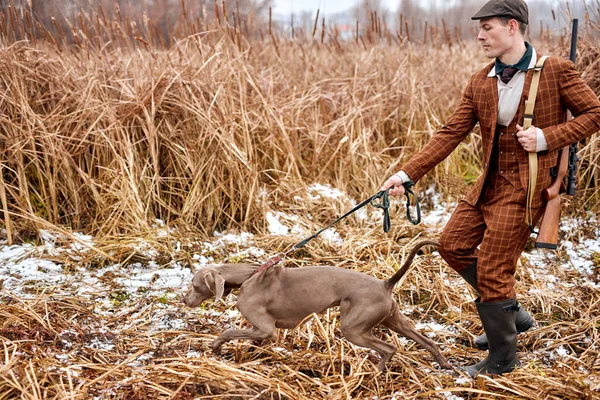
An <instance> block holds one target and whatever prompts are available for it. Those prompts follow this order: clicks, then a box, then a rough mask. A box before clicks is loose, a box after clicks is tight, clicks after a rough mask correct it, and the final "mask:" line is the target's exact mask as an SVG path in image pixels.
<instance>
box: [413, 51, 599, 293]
mask: <svg viewBox="0 0 600 400" xmlns="http://www.w3.org/2000/svg"><path fill="white" fill-rule="evenodd" d="M538 59H539V56H538ZM493 65H494V64H493V63H491V64H489V65H487V66H486V67H485V68H483V69H481V70H480V71H479V72H477V73H475V74H474V75H473V76H472V77H471V80H470V81H469V83H468V84H467V88H466V89H465V92H464V94H463V97H462V100H461V103H460V105H459V106H458V107H457V109H456V110H455V111H454V113H453V114H452V115H451V116H450V118H449V119H448V121H447V123H446V125H444V126H443V127H442V128H441V129H440V130H439V131H438V132H436V134H435V135H433V137H432V138H431V140H430V141H429V142H428V143H427V144H426V145H425V146H424V147H423V148H422V149H421V150H420V151H419V152H418V153H417V154H416V155H414V156H413V157H412V158H411V159H410V160H409V161H408V162H407V163H406V164H405V165H404V166H403V167H402V170H403V171H404V172H406V173H407V174H408V176H409V177H410V178H411V179H412V180H413V181H415V182H417V181H418V180H419V179H420V178H421V177H423V175H425V174H426V173H427V172H428V171H430V170H431V169H432V168H433V167H435V166H436V165H437V164H438V163H440V162H441V161H442V160H444V159H445V158H446V157H447V156H448V155H449V154H450V153H451V152H452V151H453V150H454V149H455V148H456V147H457V146H458V145H459V144H460V143H461V142H462V141H463V139H464V138H465V137H466V136H467V135H468V134H469V133H470V132H471V130H472V129H473V128H474V127H475V125H476V124H477V123H479V126H480V130H481V139H482V146H483V166H484V173H483V175H482V176H481V177H479V179H478V180H477V181H476V182H475V184H474V185H473V187H472V188H471V189H470V190H469V192H468V193H467V195H466V196H465V198H464V199H462V200H461V201H460V203H459V205H458V207H457V209H456V210H455V212H454V213H453V215H452V218H451V219H450V221H449V222H448V223H447V224H446V227H445V229H444V232H443V233H442V237H441V238H440V249H439V251H440V254H441V255H442V257H443V258H444V259H445V260H446V262H447V263H448V264H449V265H450V267H452V268H453V269H455V270H456V271H458V272H460V271H462V270H463V269H464V268H467V267H468V266H470V265H471V264H472V263H473V262H474V261H476V260H477V280H478V286H479V294H480V295H481V301H485V302H490V301H501V300H507V299H510V298H513V297H515V291H514V284H515V279H514V273H515V269H516V263H517V260H518V258H519V255H520V254H521V252H522V251H523V249H524V247H525V244H526V242H527V239H528V238H529V236H530V232H529V229H528V227H527V225H526V224H525V202H526V197H527V186H528V179H529V165H528V161H529V160H528V154H527V152H526V151H525V150H524V149H523V147H522V146H521V144H520V143H519V142H518V140H517V137H516V131H517V129H516V124H517V123H519V124H520V125H522V124H523V113H524V109H525V100H526V99H527V98H528V97H529V88H530V85H531V79H532V76H533V71H532V70H530V71H528V72H527V75H526V78H525V84H524V87H523V94H522V96H521V103H520V105H519V108H518V109H517V113H516V115H515V118H514V119H513V121H512V122H511V123H510V124H509V126H508V127H507V128H500V127H499V126H497V118H498V86H497V85H498V82H497V78H496V77H488V76H487V75H488V72H489V71H490V70H491V68H492V67H493ZM567 109H569V110H570V111H571V113H572V114H573V116H574V117H575V118H574V119H572V120H570V121H566V122H565V116H566V111H567ZM533 125H534V126H536V127H538V128H541V129H542V130H543V132H544V136H545V137H546V141H547V143H548V151H543V152H539V153H538V178H537V184H536V188H535V195H534V198H533V202H532V211H533V217H534V221H533V222H534V224H535V223H537V221H538V220H539V219H540V218H541V216H542V214H543V211H544V207H545V204H544V201H543V199H542V196H541V192H542V190H543V189H545V188H546V187H548V186H549V185H550V184H551V182H552V177H551V175H550V169H551V168H552V167H553V166H555V165H556V163H557V158H558V153H557V151H558V150H559V149H561V148H563V147H565V146H567V145H569V144H571V143H575V142H577V141H579V140H581V139H583V138H585V137H587V136H590V135H592V134H593V133H595V132H598V131H599V130H600V100H599V99H598V97H597V96H596V95H595V94H594V92H593V91H592V90H591V89H590V88H589V86H587V85H586V84H585V82H584V81H583V79H581V76H580V75H579V72H577V70H576V69H575V66H574V64H573V63H572V62H571V61H568V60H563V59H562V58H560V57H550V58H548V59H547V60H546V63H545V65H544V69H543V71H542V74H541V77H540V84H539V89H538V94H537V100H536V104H535V109H534V117H533Z"/></svg>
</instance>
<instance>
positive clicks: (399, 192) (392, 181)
mask: <svg viewBox="0 0 600 400" xmlns="http://www.w3.org/2000/svg"><path fill="white" fill-rule="evenodd" d="M402 183H403V181H402V178H400V177H399V176H398V174H394V175H392V176H391V177H389V178H388V180H387V181H385V182H384V183H383V186H382V187H381V189H379V190H387V189H388V188H391V187H393V189H392V190H390V193H389V194H390V195H391V196H398V197H402V196H404V186H402Z"/></svg>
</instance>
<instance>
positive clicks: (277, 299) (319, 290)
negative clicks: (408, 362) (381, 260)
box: [183, 241, 452, 371]
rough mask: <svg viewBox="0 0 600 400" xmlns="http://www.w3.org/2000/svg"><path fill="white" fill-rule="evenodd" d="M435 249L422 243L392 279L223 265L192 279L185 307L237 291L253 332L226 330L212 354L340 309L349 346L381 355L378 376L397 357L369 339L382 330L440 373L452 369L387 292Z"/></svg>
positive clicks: (330, 271) (392, 350)
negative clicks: (417, 350)
mask: <svg viewBox="0 0 600 400" xmlns="http://www.w3.org/2000/svg"><path fill="white" fill-rule="evenodd" d="M427 245H434V246H437V245H438V243H436V242H433V241H421V242H419V243H417V244H416V245H415V246H414V248H413V249H412V250H411V252H410V254H409V256H408V258H407V259H406V262H405V263H404V265H402V267H401V268H400V269H399V270H398V272H396V273H395V274H394V275H393V276H392V277H391V278H389V279H387V280H379V279H377V278H375V277H372V276H369V275H366V274H363V273H360V272H355V271H351V270H347V269H343V268H337V267H327V266H313V267H301V268H283V267H280V266H276V267H272V268H269V269H267V270H266V271H264V272H262V273H259V274H254V272H255V271H256V269H257V268H258V267H259V266H258V265H253V264H224V265H219V266H210V267H205V268H202V269H201V270H200V271H198V272H197V273H196V274H195V275H194V278H193V279H192V286H191V288H190V289H189V291H188V292H187V294H186V295H185V297H184V300H183V301H184V303H185V304H186V305H187V306H189V307H196V306H198V305H199V304H200V303H202V302H203V301H204V300H206V299H208V298H210V297H213V296H215V298H216V299H217V300H218V299H220V298H221V297H222V296H223V295H225V294H227V293H228V292H229V291H231V289H235V288H240V293H239V296H238V301H237V307H238V309H239V310H240V312H241V313H242V315H243V316H244V318H246V320H248V322H250V323H251V324H252V326H253V328H252V329H228V330H226V331H225V332H223V334H221V336H219V337H218V338H217V339H215V341H214V342H213V345H212V348H213V351H214V352H215V353H217V354H219V353H220V351H221V346H222V345H223V344H224V343H225V342H228V341H230V340H234V339H253V340H262V339H267V338H274V337H275V328H286V329H292V328H294V327H296V326H297V325H298V324H299V323H300V322H302V321H303V320H304V319H305V318H306V317H307V316H309V315H311V314H312V313H320V312H322V311H324V310H326V309H328V308H330V307H333V306H338V305H339V306H340V312H341V317H340V329H341V331H342V333H343V334H344V336H345V337H346V338H347V339H348V340H349V341H350V342H352V343H354V344H356V345H358V346H362V347H368V348H370V349H373V350H375V351H376V352H378V353H379V354H380V355H381V360H380V361H379V364H378V365H377V367H378V368H379V370H380V371H382V370H383V369H384V368H385V364H386V363H387V362H388V361H389V360H390V359H391V358H392V356H393V355H394V353H395V352H396V350H397V349H396V346H394V345H392V344H390V343H387V342H384V341H383V340H381V339H378V338H376V337H375V336H373V333H372V330H373V328H374V327H376V326H378V325H383V326H385V327H387V328H389V329H391V330H393V331H394V332H397V333H399V334H401V335H403V336H405V337H407V338H409V339H412V340H414V341H416V342H417V343H419V344H420V345H421V346H423V347H424V348H425V349H427V350H428V351H429V352H430V353H431V354H432V355H433V356H434V357H435V359H436V360H437V362H438V363H439V364H440V366H441V367H442V368H452V367H451V365H450V363H448V361H447V360H446V359H445V358H444V357H443V356H442V354H441V353H440V351H439V350H438V349H437V347H436V345H435V343H434V342H433V341H431V340H430V339H428V338H426V337H425V336H423V335H421V334H420V333H419V332H417V331H416V330H415V328H414V327H413V325H412V323H411V322H410V321H409V320H408V319H407V318H406V317H404V316H403V315H402V314H401V313H400V309H399V308H398V304H397V303H396V301H395V300H394V298H393V297H392V289H393V287H394V285H395V284H396V283H398V281H399V280H400V279H401V278H402V276H404V274H405V273H406V271H408V269H409V267H410V265H411V263H412V261H413V259H414V257H415V255H416V254H417V252H418V251H419V249H420V248H421V247H423V246H427Z"/></svg>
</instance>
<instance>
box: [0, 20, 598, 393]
mask: <svg viewBox="0 0 600 400" xmlns="http://www.w3.org/2000/svg"><path fill="white" fill-rule="evenodd" d="M18 17H19V16H18V15H16V14H15V17H14V19H13V20H11V18H12V17H11V18H4V19H3V18H0V37H1V47H0V71H2V73H1V74H0V94H1V96H0V151H1V153H0V154H1V155H0V215H1V216H2V218H0V246H1V247H0V249H1V250H2V251H1V252H0V316H1V318H0V341H1V342H2V346H0V399H12V398H25V399H42V398H44V399H46V398H48V399H51V398H52V399H54V398H56V399H87V398H98V399H104V398H115V399H142V398H144V399H147V398H179V399H188V398H189V399H191V398H259V399H262V398H265V399H266V398H287V399H315V398H332V399H338V398H370V399H373V398H377V399H392V398H395V399H400V398H444V399H454V400H458V399H467V398H473V399H475V398H478V399H487V398H509V399H517V398H519V399H521V398H526V399H539V398H544V399H563V398H589V399H592V398H598V397H600V394H599V392H600V360H599V359H598V355H599V351H600V343H599V341H600V336H599V332H598V328H599V327H600V313H598V311H597V305H598V303H599V302H600V291H599V287H598V276H597V272H596V270H597V269H598V267H599V266H600V250H598V249H597V241H598V239H597V238H598V235H599V234H600V232H598V222H599V221H598V217H597V215H598V211H599V209H600V196H599V193H598V189H597V187H598V178H599V173H600V172H599V171H600V170H599V168H598V167H599V162H598V155H599V154H600V153H599V151H598V134H596V135H594V136H593V137H591V138H590V139H588V140H586V141H585V142H583V143H580V157H581V162H580V167H581V169H580V185H579V189H578V195H577V197H576V198H575V199H569V200H567V202H566V204H565V206H564V214H565V215H566V216H568V219H566V220H565V221H566V222H565V223H564V224H563V228H564V229H563V230H562V231H561V243H562V244H561V247H560V248H559V250H558V251H557V252H556V253H551V254H547V255H545V254H538V253H537V252H536V251H532V250H531V249H529V250H528V251H527V252H526V253H525V254H524V256H523V257H522V259H521V267H520V269H519V272H518V293H519V300H520V302H521V303H522V304H524V305H525V306H526V307H527V308H528V309H529V310H530V311H531V312H532V314H533V315H534V317H535V318H536V320H537V323H538V325H537V326H536V329H534V330H532V331H531V332H528V333H525V334H522V335H521V336H520V341H519V348H518V350H519V356H520V358H521V360H522V362H523V367H522V368H520V369H518V370H517V371H515V372H514V373H511V374H509V375H506V376H503V377H496V378H488V377H480V378H478V379H475V380H471V379H467V378H465V377H463V376H462V375H461V374H460V373H459V372H456V371H450V372H448V371H443V370H440V369H439V368H437V365H436V364H435V363H434V362H433V361H432V360H431V357H430V356H429V353H427V352H426V351H424V350H423V349H421V348H420V347H419V346H418V345H416V344H415V343H413V342H412V341H407V340H405V339H403V338H401V337H397V336H396V335H395V334H393V333H391V332H389V331H387V330H381V331H379V332H378V334H379V335H380V336H381V337H383V338H385V340H387V341H388V342H393V343H395V344H396V345H397V346H398V348H399V351H398V353H397V354H396V355H395V356H394V358H393V360H392V362H390V363H389V365H388V369H387V371H386V372H384V373H381V374H380V373H377V372H376V370H375V364H376V358H375V357H374V355H373V354H372V353H371V352H370V351H367V350H365V349H362V348H358V347H356V346H354V345H352V344H351V343H349V342H347V341H346V340H345V339H343V337H342V336H341V334H340V332H339V323H338V319H339V313H338V311H337V309H332V310H330V311H328V312H327V313H325V314H323V315H320V316H316V317H315V318H314V319H312V320H311V321H309V323H307V324H305V325H303V326H300V327H298V328H296V329H294V330H281V331H279V333H278V339H277V341H276V342H265V343H247V342H240V343H233V344H230V345H227V346H226V347H225V352H224V355H223V356H222V357H216V356H214V355H212V354H211V353H210V343H211V341H212V339H214V337H215V336H216V335H218V334H219V333H220V332H221V331H222V330H223V329H225V328H227V327H231V326H245V322H244V320H243V318H242V317H241V316H240V315H239V313H238V312H237V311H236V309H235V295H230V296H229V297H228V298H227V299H225V301H224V302H219V303H217V302H213V303H211V302H209V303H207V304H206V305H205V306H203V307H202V308H200V309H196V310H190V309H186V308H185V307H184V305H183V304H182V303H181V295H182V294H183V292H184V290H185V289H186V287H187V285H188V284H189V281H190V279H191V276H192V273H193V271H195V270H196V269H197V268H199V267H201V266H203V265H205V264H206V263H209V262H239V261H254V262H263V261H265V260H266V259H267V258H268V257H269V256H270V255H271V254H274V253H276V252H278V251H282V250H285V249H287V248H288V247H289V246H291V245H292V244H293V243H295V242H297V241H298V240H299V239H301V238H303V237H305V236H307V235H308V234H310V233H312V232H314V231H315V230H317V229H319V228H321V227H323V226H324V225H326V224H327V223H329V222H331V221H332V220H333V219H334V218H335V217H336V216H339V215H340V214H342V213H343V212H344V211H346V210H348V209H349V208H350V207H351V206H352V205H353V204H355V203H356V202H358V201H360V200H362V199H364V198H366V197H368V196H370V195H371V194H373V193H374V192H376V191H377V188H378V187H379V185H380V184H381V182H382V181H383V180H385V178H387V177H388V176H389V175H390V174H391V173H393V172H395V170H396V167H397V165H399V164H401V163H402V161H403V160H405V159H406V158H407V157H410V155H411V154H413V153H414V152H415V151H417V150H418V149H419V148H420V147H421V146H422V145H423V144H424V143H425V142H426V141H427V140H428V138H429V137H430V136H431V135H432V134H433V133H434V132H435V131H436V129H437V128H439V127H440V126H441V125H442V124H443V122H444V120H445V118H446V117H447V116H448V115H449V113H450V112H451V111H452V109H453V108H454V106H455V105H456V104H457V101H458V100H459V99H460V94H461V91H462V89H463V87H464V86H465V84H466V82H467V80H468V78H469V76H470V74H471V73H473V72H474V71H476V70H477V69H478V68H481V67H483V66H484V65H485V64H486V62H488V61H487V60H486V59H484V57H483V56H482V55H481V52H480V50H479V49H478V48H477V47H476V45H475V44H474V43H473V44H471V43H470V42H473V41H474V40H472V39H471V38H465V39H460V40H459V39H456V38H452V37H449V36H444V35H443V34H440V35H438V36H437V37H436V36H432V37H430V38H429V42H428V43H427V45H423V44H420V43H413V42H409V41H407V40H406V38H402V37H399V36H397V35H396V36H394V35H392V34H390V33H389V32H380V31H377V30H374V31H371V32H370V33H369V32H365V34H364V36H362V37H361V38H360V40H349V41H342V40H341V39H339V38H337V37H336V36H335V34H334V33H328V32H322V35H321V34H319V33H316V34H315V35H314V39H313V38H312V37H308V38H303V39H300V38H297V39H294V40H284V39H282V38H281V37H280V36H278V35H277V34H275V33H274V32H273V33H271V34H269V33H268V32H267V31H266V29H265V30H264V31H261V32H260V35H258V34H256V35H250V34H247V32H243V31H242V30H241V29H240V28H239V26H242V25H241V24H240V25H238V26H235V27H234V26H225V24H224V23H221V24H219V23H218V22H216V21H212V22H211V23H210V24H205V25H204V26H203V27H204V28H206V29H207V31H200V30H198V31H195V30H194V29H195V28H196V27H194V28H191V27H189V26H187V25H186V24H182V28H181V29H182V32H184V33H185V35H184V34H180V35H179V36H178V37H179V39H178V40H176V41H175V42H174V43H173V45H172V46H170V47H168V48H166V47H162V46H158V45H155V44H154V40H153V39H152V30H151V29H146V30H144V27H143V26H138V28H139V31H136V32H131V31H130V29H129V28H128V26H129V27H131V25H127V24H126V23H125V22H124V21H119V20H115V21H107V20H106V19H104V20H103V19H102V18H100V17H99V18H97V19H94V18H91V19H90V21H95V22H94V23H92V24H90V25H86V23H85V22H84V21H83V19H82V21H81V23H80V27H77V26H76V27H75V28H73V32H77V33H78V35H76V40H75V43H74V44H70V45H69V44H67V43H66V39H65V38H63V37H61V36H60V35H58V34H52V33H50V32H46V33H45V36H46V37H45V39H38V40H36V41H35V43H33V42H32V41H29V42H25V41H15V40H14V39H15V35H14V32H15V31H19V29H21V33H20V34H23V35H24V34H26V33H27V29H30V28H28V26H30V25H28V24H27V17H26V16H24V17H23V19H22V20H19V19H18ZM86 18H89V16H86ZM7 21H9V22H7ZM10 21H12V22H10ZM78 23H79V21H78ZM204 28H203V29H204ZM198 29H199V28H198ZM587 29H588V30H586V31H584V34H583V35H582V40H581V42H580V48H579V49H580V51H579V63H578V67H579V69H580V71H581V72H582V73H583V76H584V78H585V79H586V80H587V81H588V82H589V84H590V86H592V87H593V88H594V90H595V91H596V93H600V62H599V61H598V60H599V55H600V46H598V44H597V43H598V42H597V41H594V39H593V38H594V34H595V32H596V33H597V27H595V26H594V25H593V24H591V23H590V24H587ZM594 29H595V30H594ZM11 32H12V33H11ZM180 33H181V32H180ZM566 39H567V38H565V37H562V38H560V37H554V38H544V39H543V40H538V41H535V40H534V41H533V44H534V45H535V46H536V48H538V49H539V50H541V51H543V52H545V53H549V54H559V55H562V56H565V55H566V54H567V50H568V49H567V47H566V46H567V44H566V43H567V42H568V40H566ZM441 62H442V63H443V65H444V68H443V69H441V68H440V63H441ZM479 143H480V140H479V136H478V131H477V129H476V130H475V131H474V133H473V134H472V135H471V137H470V138H469V139H468V140H467V141H466V142H465V143H463V144H461V146H460V147H459V148H458V150H457V151H455V152H454V153H453V154H452V155H451V156H450V157H449V158H448V159H447V160H446V161H445V162H443V163H442V164H441V165H439V166H438V167H437V168H436V169H435V170H434V171H432V172H431V173H430V174H429V175H428V177H427V178H426V179H424V180H423V181H421V182H419V184H418V186H417V188H416V189H417V190H418V191H419V193H420V196H421V197H422V201H423V205H424V214H425V216H426V217H429V219H427V220H426V221H424V223H423V224H422V225H419V226H412V225H409V224H408V223H407V222H406V220H405V217H404V216H403V207H402V205H401V204H399V203H400V202H398V201H396V202H395V203H394V205H393V209H392V217H393V221H392V224H393V229H392V231H391V232H390V233H389V234H387V235H385V234H383V232H381V226H380V224H381V216H380V215H379V214H378V213H376V212H373V211H371V210H369V211H368V212H366V213H365V214H360V215H359V216H357V217H352V218H350V219H349V220H348V221H346V222H343V223H342V224H340V225H339V226H337V227H336V231H335V233H336V234H337V235H338V236H335V235H330V237H329V239H325V238H324V239H319V240H317V241H315V242H314V243H311V245H309V246H308V247H307V248H306V249H305V250H302V251H301V252H298V253H295V254H293V256H292V258H291V259H290V260H288V262H287V263H286V266H288V267H294V266H302V265H307V264H327V265H336V266H338V267H340V268H351V269H354V270H357V271H361V272H365V273H368V274H371V275H374V276H377V277H381V278H383V277H387V276H389V275H391V274H392V273H393V271H394V270H395V269H396V268H397V267H398V265H399V263H400V262H401V259H402V258H403V257H404V256H405V255H406V252H407V251H408V249H409V247H410V244H411V243H412V242H414V240H415V239H416V238H419V237H427V238H435V237H437V236H438V235H439V233H440V232H441V229H442V227H443V223H444V218H447V215H448V214H449V212H451V211H452V206H453V204H454V202H455V201H456V199H457V198H458V197H459V196H460V195H461V193H463V192H464V190H465V188H466V187H467V185H468V184H469V183H470V182H471V181H472V180H473V179H474V178H476V177H477V176H478V175H479V173H480V172H481V169H480V168H481V167H480V165H479V157H480V147H479ZM314 184H322V185H329V186H326V187H329V188H335V191H333V195H332V193H331V192H329V193H327V194H326V193H323V192H320V188H322V186H311V185H314ZM332 190H333V189H332ZM441 199H443V200H441ZM282 226H283V230H282V229H279V228H281V227H282ZM215 232H217V233H215ZM218 232H220V233H218ZM84 234H85V235H84ZM86 235H89V236H86ZM338 238H339V240H338ZM395 293H396V295H397V298H398V302H399V304H400V305H401V308H402V310H403V312H404V313H405V314H406V315H407V316H409V317H410V318H411V320H413V321H414V322H415V324H417V328H418V329H419V330H420V331H422V332H423V333H425V334H427V335H428V336H430V337H431V338H432V339H433V340H434V341H435V342H436V343H437V344H438V345H439V346H440V349H441V351H442V353H443V354H444V355H445V356H446V357H447V358H449V359H450V361H451V362H452V363H453V364H454V365H456V366H458V365H461V364H464V363H470V362H473V361H476V360H479V359H480V358H481V357H482V356H483V355H484V353H483V352H481V351H479V350H475V349H473V348H472V347H471V345H470V344H471V341H472V340H473V339H474V337H475V336H476V335H478V334H479V333H480V332H481V327H480V324H479V322H478V318H477V315H476V312H475V308H474V307H473V305H472V299H473V294H472V293H470V292H469V291H468V289H467V288H466V286H465V285H464V284H463V283H462V282H461V281H460V280H459V279H458V277H457V275H456V274H454V273H452V272H451V271H450V270H449V269H448V267H447V266H445V264H444V263H443V261H442V260H441V258H440V257H439V255H437V253H433V254H430V255H423V256H421V257H419V258H418V260H417V262H416V263H415V266H414V267H413V269H412V270H411V271H410V272H409V274H408V275H407V277H406V278H405V279H404V280H403V282H401V283H400V284H399V285H398V286H397V288H396V292H395ZM374 361H375V364H374Z"/></svg>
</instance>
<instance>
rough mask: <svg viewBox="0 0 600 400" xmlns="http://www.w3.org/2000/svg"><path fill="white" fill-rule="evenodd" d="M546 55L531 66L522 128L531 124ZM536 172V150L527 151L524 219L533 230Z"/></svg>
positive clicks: (527, 127)
mask: <svg viewBox="0 0 600 400" xmlns="http://www.w3.org/2000/svg"><path fill="white" fill-rule="evenodd" d="M547 58H548V56H543V57H540V59H539V60H538V62H537V64H535V67H534V68H533V77H532V78H531V86H530V87H529V98H528V99H527V100H526V101H525V113H524V114H523V129H524V130H526V129H529V128H530V127H531V125H532V124H533V109H534V107H535V99H536V97H537V92H538V88H539V85H540V76H541V74H542V68H544V62H546V59H547ZM537 174H538V156H537V153H536V152H532V153H529V185H528V187H527V206H526V207H527V208H526V211H525V220H526V222H527V225H528V226H529V230H530V231H532V232H533V216H532V215H531V214H532V213H531V204H532V202H533V197H534V195H535V186H536V184H537Z"/></svg>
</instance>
